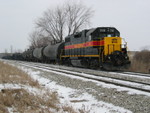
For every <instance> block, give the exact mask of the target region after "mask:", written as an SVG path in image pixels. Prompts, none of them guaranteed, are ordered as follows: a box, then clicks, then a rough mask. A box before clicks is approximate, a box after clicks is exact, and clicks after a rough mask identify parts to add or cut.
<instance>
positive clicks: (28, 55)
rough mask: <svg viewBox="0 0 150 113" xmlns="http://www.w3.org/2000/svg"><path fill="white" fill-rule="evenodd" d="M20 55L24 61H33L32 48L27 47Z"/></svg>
mask: <svg viewBox="0 0 150 113" xmlns="http://www.w3.org/2000/svg"><path fill="white" fill-rule="evenodd" d="M22 57H23V59H24V60H26V61H34V57H33V49H28V50H26V51H24V52H23V53H22Z"/></svg>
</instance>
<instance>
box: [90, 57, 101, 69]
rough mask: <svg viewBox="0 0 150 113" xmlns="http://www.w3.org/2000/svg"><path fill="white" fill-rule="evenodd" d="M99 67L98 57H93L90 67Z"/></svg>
mask: <svg viewBox="0 0 150 113" xmlns="http://www.w3.org/2000/svg"><path fill="white" fill-rule="evenodd" d="M98 67H99V63H98V60H97V59H91V61H90V68H91V69H97V68H98Z"/></svg>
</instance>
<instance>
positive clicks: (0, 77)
mask: <svg viewBox="0 0 150 113" xmlns="http://www.w3.org/2000/svg"><path fill="white" fill-rule="evenodd" d="M8 84H12V85H16V84H17V85H20V86H21V85H22V86H27V87H31V88H34V89H37V90H40V89H41V91H42V92H43V89H42V87H41V86H40V85H39V83H38V82H37V81H34V80H33V79H32V78H31V77H30V76H28V75H27V74H26V73H25V72H23V71H21V70H19V69H17V68H16V67H13V66H10V65H8V64H5V63H3V62H1V61H0V86H6V85H8ZM8 109H11V110H12V111H13V112H19V113H54V112H57V111H61V112H65V111H68V112H69V113H76V112H75V110H74V109H73V108H72V107H69V106H63V105H60V102H59V99H58V95H57V93H56V92H51V91H48V90H45V91H44V93H43V94H42V95H41V94H35V93H32V92H30V91H28V90H27V89H25V88H24V87H21V88H9V89H8V88H5V87H4V88H0V113H8V112H9V110H8ZM81 111H82V110H81ZM83 112H84V111H83Z"/></svg>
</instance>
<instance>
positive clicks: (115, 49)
mask: <svg viewBox="0 0 150 113" xmlns="http://www.w3.org/2000/svg"><path fill="white" fill-rule="evenodd" d="M22 57H23V59H24V60H28V61H38V62H47V63H58V64H62V65H72V66H78V67H86V68H94V69H95V68H102V69H105V70H120V69H127V68H128V67H129V66H130V60H129V57H128V54H127V44H126V43H124V44H123V39H122V38H121V37H120V32H119V31H118V30H117V29H116V28H114V27H97V28H93V29H85V30H82V31H81V32H77V33H75V34H72V35H69V36H67V37H66V38H65V41H64V42H61V43H57V44H53V45H52V44H50V45H48V46H45V47H41V48H35V49H29V50H27V51H25V52H23V53H22Z"/></svg>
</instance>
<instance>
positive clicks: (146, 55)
mask: <svg viewBox="0 0 150 113" xmlns="http://www.w3.org/2000/svg"><path fill="white" fill-rule="evenodd" d="M130 71H134V72H142V73H150V51H149V50H142V51H140V52H136V53H135V54H134V56H133V57H132V58H131V68H130Z"/></svg>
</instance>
